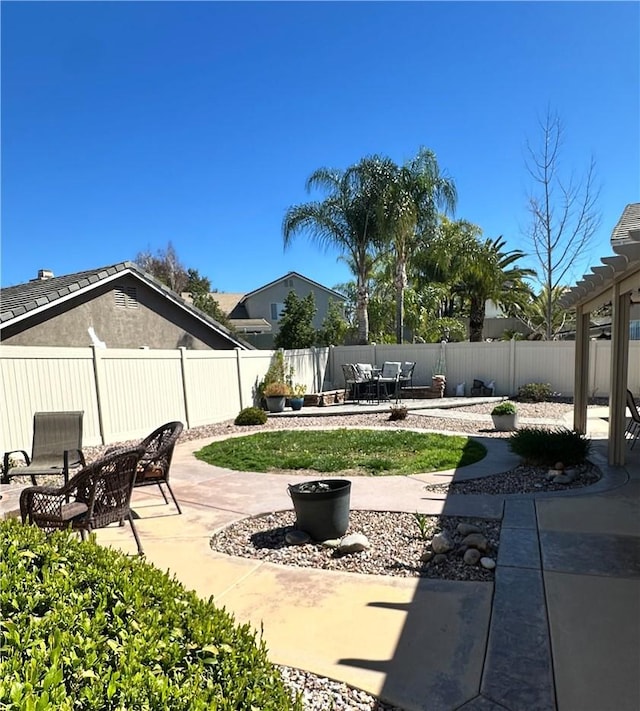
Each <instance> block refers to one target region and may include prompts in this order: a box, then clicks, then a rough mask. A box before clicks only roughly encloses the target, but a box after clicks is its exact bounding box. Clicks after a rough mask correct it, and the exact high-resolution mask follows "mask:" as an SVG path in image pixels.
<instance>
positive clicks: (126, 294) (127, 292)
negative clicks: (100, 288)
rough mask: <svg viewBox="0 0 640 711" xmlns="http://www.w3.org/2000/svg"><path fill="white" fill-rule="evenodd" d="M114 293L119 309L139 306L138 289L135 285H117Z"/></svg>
mask: <svg viewBox="0 0 640 711" xmlns="http://www.w3.org/2000/svg"><path fill="white" fill-rule="evenodd" d="M113 295H114V298H115V303H116V308H117V309H137V308H138V290H137V289H136V287H135V286H125V287H116V288H115V289H114V290H113Z"/></svg>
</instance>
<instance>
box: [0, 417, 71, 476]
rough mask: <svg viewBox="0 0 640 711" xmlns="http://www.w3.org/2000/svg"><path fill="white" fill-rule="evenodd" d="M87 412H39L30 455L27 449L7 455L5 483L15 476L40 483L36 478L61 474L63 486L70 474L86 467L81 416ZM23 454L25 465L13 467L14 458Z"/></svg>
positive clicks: (17, 450) (7, 453) (34, 419)
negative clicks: (29, 478)
mask: <svg viewBox="0 0 640 711" xmlns="http://www.w3.org/2000/svg"><path fill="white" fill-rule="evenodd" d="M83 415H84V412H82V411H77V412H36V413H35V415H34V416H33V443H32V446H31V456H29V455H28V454H27V452H26V451H25V450H24V449H15V450H13V451H11V452H5V455H4V460H3V465H2V483H3V484H8V483H9V481H10V480H11V478H12V477H14V476H30V477H31V483H32V484H34V485H35V484H37V483H38V482H37V481H36V477H37V476H44V475H51V474H62V476H63V477H64V483H65V484H67V483H68V481H69V474H70V473H71V472H72V471H73V470H76V471H77V470H78V468H79V467H81V466H84V464H85V459H84V455H83V454H82V417H83ZM16 455H21V456H22V458H23V460H24V462H25V464H26V466H18V467H16V466H13V467H12V466H11V459H12V458H13V459H15V456H16Z"/></svg>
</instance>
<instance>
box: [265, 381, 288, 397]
mask: <svg viewBox="0 0 640 711" xmlns="http://www.w3.org/2000/svg"><path fill="white" fill-rule="evenodd" d="M289 395H291V387H290V386H289V385H287V383H279V382H276V383H269V384H268V385H267V386H266V387H265V389H264V396H265V397H289Z"/></svg>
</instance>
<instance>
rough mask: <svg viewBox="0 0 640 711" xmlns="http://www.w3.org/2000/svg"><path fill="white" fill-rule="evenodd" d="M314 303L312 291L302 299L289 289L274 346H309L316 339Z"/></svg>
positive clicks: (287, 347)
mask: <svg viewBox="0 0 640 711" xmlns="http://www.w3.org/2000/svg"><path fill="white" fill-rule="evenodd" d="M315 313H316V303H315V299H314V297H313V292H310V293H309V294H307V296H305V297H304V298H303V299H300V298H298V296H297V295H296V293H295V291H290V292H289V293H288V294H287V298H286V299H285V300H284V311H283V312H282V317H281V318H280V329H279V331H278V333H277V334H276V337H275V339H274V345H275V347H276V348H284V349H291V348H311V346H313V345H314V343H315V340H316V331H315V329H314V328H313V317H314V316H315Z"/></svg>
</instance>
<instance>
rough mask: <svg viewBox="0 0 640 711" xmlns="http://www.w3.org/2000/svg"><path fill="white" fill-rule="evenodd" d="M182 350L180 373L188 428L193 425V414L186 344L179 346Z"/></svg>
mask: <svg viewBox="0 0 640 711" xmlns="http://www.w3.org/2000/svg"><path fill="white" fill-rule="evenodd" d="M179 351H180V374H181V376H182V400H183V402H184V416H185V419H186V421H187V423H186V424H187V429H189V428H190V427H191V415H190V413H189V392H188V388H187V362H186V361H187V349H186V348H185V346H180V347H179Z"/></svg>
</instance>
